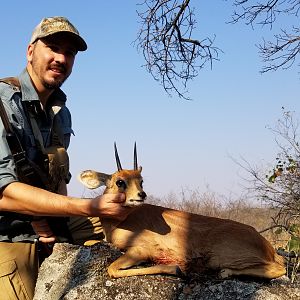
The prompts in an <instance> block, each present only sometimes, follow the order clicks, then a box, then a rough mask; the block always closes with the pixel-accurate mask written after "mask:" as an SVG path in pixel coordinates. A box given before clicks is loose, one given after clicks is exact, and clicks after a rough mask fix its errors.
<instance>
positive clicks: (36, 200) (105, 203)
mask: <svg viewBox="0 0 300 300" xmlns="http://www.w3.org/2000/svg"><path fill="white" fill-rule="evenodd" d="M124 201H125V195H124V194H121V193H120V194H104V195H102V196H98V197H95V198H92V199H80V198H75V197H68V196H65V195H59V194H55V193H51V192H48V191H46V190H43V189H40V188H36V187H33V186H30V185H27V184H25V183H21V182H12V183H10V184H8V185H7V186H6V187H5V188H4V189H3V191H2V193H1V194H0V211H12V212H17V213H21V214H27V215H33V216H34V215H36V216H99V217H111V218H116V219H119V220H124V219H125V218H126V217H127V215H128V214H129V212H130V209H128V208H127V207H123V206H122V203H123V202H124Z"/></svg>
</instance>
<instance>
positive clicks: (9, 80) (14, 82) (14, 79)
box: [0, 77, 21, 89]
mask: <svg viewBox="0 0 300 300" xmlns="http://www.w3.org/2000/svg"><path fill="white" fill-rule="evenodd" d="M0 82H4V83H7V84H9V85H12V86H14V87H17V88H18V89H21V84H20V81H19V79H18V78H17V77H5V78H0Z"/></svg>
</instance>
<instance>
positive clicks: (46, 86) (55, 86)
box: [42, 79, 66, 90]
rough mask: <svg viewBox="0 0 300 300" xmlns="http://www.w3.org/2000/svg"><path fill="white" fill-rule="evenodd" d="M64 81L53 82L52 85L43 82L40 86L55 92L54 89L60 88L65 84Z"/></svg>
mask: <svg viewBox="0 0 300 300" xmlns="http://www.w3.org/2000/svg"><path fill="white" fill-rule="evenodd" d="M65 80H66V79H64V80H61V81H56V82H53V83H48V82H46V81H44V80H43V81H42V84H43V86H44V87H45V88H46V89H48V90H55V89H58V88H60V87H61V86H62V84H63V83H64V82H65Z"/></svg>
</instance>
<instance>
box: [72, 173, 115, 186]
mask: <svg viewBox="0 0 300 300" xmlns="http://www.w3.org/2000/svg"><path fill="white" fill-rule="evenodd" d="M77 178H78V180H79V181H80V182H81V183H82V184H83V185H84V186H86V187H87V188H89V189H96V188H98V187H99V186H101V185H106V182H107V180H109V179H110V178H111V175H108V174H105V173H99V172H96V171H93V170H86V171H83V172H81V173H80V174H79V175H78V177H77Z"/></svg>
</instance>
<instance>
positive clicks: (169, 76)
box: [136, 0, 219, 99]
mask: <svg viewBox="0 0 300 300" xmlns="http://www.w3.org/2000/svg"><path fill="white" fill-rule="evenodd" d="M139 7H140V10H139V11H138V16H139V18H140V21H141V29H140V31H139V33H138V38H137V40H136V44H137V46H138V48H139V49H141V50H142V52H143V55H144V58H145V61H146V65H145V66H146V68H147V70H148V71H149V73H150V74H151V75H152V76H153V78H154V79H155V80H157V81H159V82H160V83H161V84H162V86H163V88H164V89H165V91H166V92H167V93H168V94H169V95H171V93H172V92H175V93H176V94H177V95H179V97H182V98H184V99H189V97H187V96H186V93H187V82H188V81H189V80H192V79H193V78H195V77H196V76H197V75H198V72H199V70H200V69H201V68H203V67H204V66H205V65H206V64H209V65H210V66H212V62H213V61H214V60H217V59H218V53H219V49H218V48H217V47H215V46H214V45H213V43H214V37H213V38H209V37H206V38H204V39H202V40H199V39H194V38H193V31H194V29H195V26H196V20H195V18H194V9H193V8H191V6H190V0H180V1H179V0H144V1H143V3H140V6H139ZM178 84H179V85H180V87H182V88H180V87H179V86H178Z"/></svg>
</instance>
